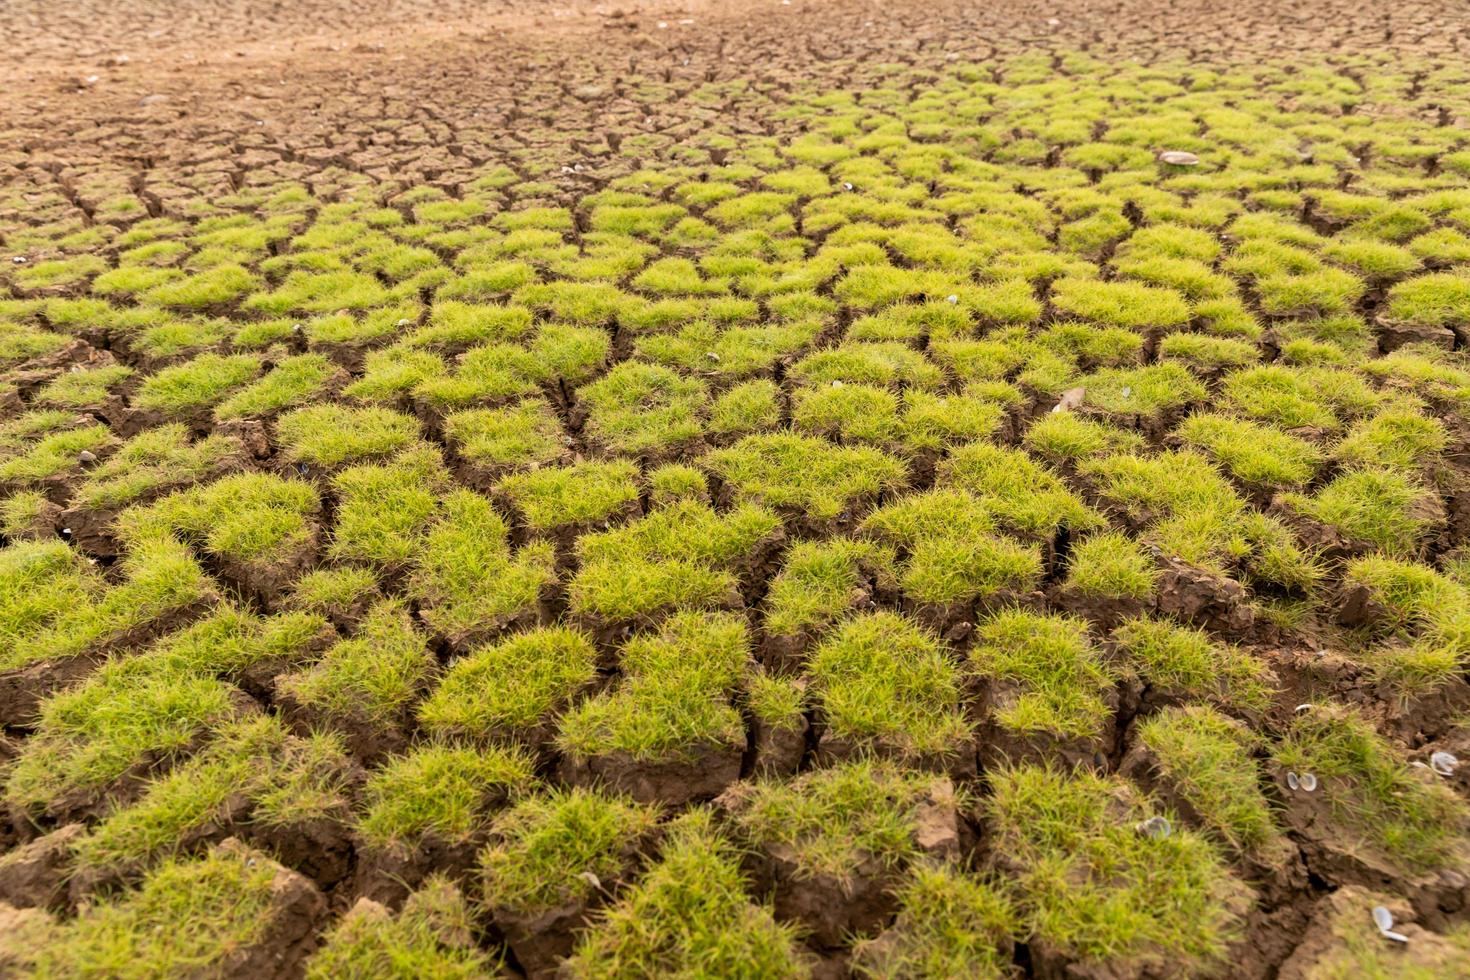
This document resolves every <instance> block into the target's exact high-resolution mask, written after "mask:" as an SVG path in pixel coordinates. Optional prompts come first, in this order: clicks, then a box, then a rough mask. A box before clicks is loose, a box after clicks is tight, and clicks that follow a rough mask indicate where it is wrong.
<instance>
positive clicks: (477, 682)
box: [417, 626, 598, 742]
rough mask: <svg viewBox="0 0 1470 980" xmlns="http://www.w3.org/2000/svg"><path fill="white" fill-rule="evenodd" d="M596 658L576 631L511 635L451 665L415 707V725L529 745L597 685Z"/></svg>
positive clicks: (552, 629) (556, 629)
mask: <svg viewBox="0 0 1470 980" xmlns="http://www.w3.org/2000/svg"><path fill="white" fill-rule="evenodd" d="M597 659H598V657H597V650H596V649H595V648H594V647H593V645H592V642H591V640H590V639H589V638H588V637H587V636H586V635H585V634H583V633H582V632H580V631H578V630H576V629H572V628H569V627H565V626H553V627H546V628H542V629H535V630H531V631H529V632H526V633H517V634H515V635H513V636H510V637H507V638H506V639H504V640H501V641H500V642H498V643H495V644H492V645H490V646H486V647H481V648H479V649H476V650H473V651H471V652H470V653H469V654H468V655H467V656H465V657H463V658H461V659H459V660H457V661H456V662H455V663H454V664H453V665H452V666H451V667H450V668H449V670H448V671H447V672H446V673H445V674H444V677H443V679H442V680H441V681H440V682H439V685H438V686H437V687H436V688H435V689H434V691H433V693H432V694H431V695H430V696H429V697H428V698H427V699H425V700H424V702H423V703H422V704H420V705H419V707H418V711H417V713H418V718H419V721H420V723H421V724H422V725H423V726H424V729H425V730H426V731H427V732H429V733H430V734H434V735H443V736H460V737H466V738H470V739H474V740H477V741H487V740H492V739H503V738H510V739H522V740H525V741H528V742H529V741H532V740H533V737H534V736H535V735H536V734H537V733H538V732H539V731H540V730H541V728H542V727H543V726H545V725H548V724H549V723H550V722H551V719H552V718H553V717H554V715H555V714H556V713H557V712H559V711H561V710H563V709H565V708H566V707H567V706H568V705H570V704H571V703H572V701H573V699H574V698H575V697H576V696H577V695H578V694H580V693H582V692H583V691H586V690H587V689H588V688H590V687H591V686H592V684H593V683H594V682H595V681H596V680H597Z"/></svg>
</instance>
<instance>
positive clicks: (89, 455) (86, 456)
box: [77, 449, 97, 466]
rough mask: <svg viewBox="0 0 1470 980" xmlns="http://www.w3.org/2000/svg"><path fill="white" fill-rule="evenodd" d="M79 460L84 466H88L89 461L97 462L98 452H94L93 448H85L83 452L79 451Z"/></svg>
mask: <svg viewBox="0 0 1470 980" xmlns="http://www.w3.org/2000/svg"><path fill="white" fill-rule="evenodd" d="M77 462H78V463H81V464H82V465H83V466H86V465H88V464H89V463H95V462H97V454H96V453H94V452H92V450H90V449H83V450H82V451H81V452H79V453H77Z"/></svg>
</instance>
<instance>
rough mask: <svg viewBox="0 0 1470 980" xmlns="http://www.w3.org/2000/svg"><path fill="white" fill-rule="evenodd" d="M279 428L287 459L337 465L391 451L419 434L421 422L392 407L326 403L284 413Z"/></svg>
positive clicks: (407, 444)
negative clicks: (287, 413)
mask: <svg viewBox="0 0 1470 980" xmlns="http://www.w3.org/2000/svg"><path fill="white" fill-rule="evenodd" d="M278 431H279V433H280V439H281V447H282V452H283V453H284V454H285V457H286V459H287V460H289V461H291V462H293V463H300V464H305V465H307V466H320V467H325V468H327V469H334V468H336V467H338V466H342V465H344V464H347V463H356V462H362V461H365V460H369V459H376V458H381V457H385V456H390V455H392V454H393V453H395V452H397V451H398V450H400V449H403V448H405V447H407V446H409V445H410V444H411V443H412V442H413V441H414V440H415V439H417V438H418V436H419V425H418V422H417V421H415V420H414V419H412V418H410V417H409V416H407V415H403V414H401V413H399V412H394V411H391V410H389V409H384V408H372V407H369V408H349V407H347V406H345V405H336V404H332V403H323V404H320V405H311V406H308V407H306V408H301V409H297V410H296V411H294V412H291V413H290V414H289V415H286V416H284V417H283V418H282V419H281V421H280V423H279V426H278Z"/></svg>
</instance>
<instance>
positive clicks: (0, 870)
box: [0, 823, 87, 911]
mask: <svg viewBox="0 0 1470 980" xmlns="http://www.w3.org/2000/svg"><path fill="white" fill-rule="evenodd" d="M86 832H87V828H86V827H85V826H83V825H82V824H79V823H72V824H67V825H66V826H65V827H62V828H60V829H59V830H53V831H52V832H51V833H49V834H47V835H46V836H44V837H38V838H36V839H35V840H33V841H31V842H30V843H29V844H25V845H23V846H21V847H18V848H16V849H15V850H13V851H11V852H10V853H8V854H6V855H4V856H3V857H0V902H7V903H9V904H10V905H13V906H15V907H17V908H32V907H36V908H47V909H52V910H54V911H61V910H62V909H63V908H64V906H65V904H66V891H67V888H66V877H67V868H68V866H69V865H70V863H71V845H72V843H73V842H75V841H76V840H77V839H78V838H80V837H81V836H82V835H84V834H85V833H86Z"/></svg>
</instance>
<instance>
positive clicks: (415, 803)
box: [357, 745, 534, 854]
mask: <svg viewBox="0 0 1470 980" xmlns="http://www.w3.org/2000/svg"><path fill="white" fill-rule="evenodd" d="M533 781H534V775H533V773H532V763H531V759H530V757H529V756H527V755H526V754H525V753H524V752H522V751H521V750H519V749H512V748H500V747H490V748H484V749H473V748H465V747H458V746H450V745H425V746H421V747H419V748H417V749H414V750H413V751H411V752H409V753H407V754H405V755H397V756H393V757H392V758H390V759H388V760H387V761H386V762H385V763H384V764H383V766H382V768H380V769H378V770H377V771H375V772H374V773H373V775H372V776H371V777H370V778H369V779H368V781H367V783H366V784H365V785H364V786H363V789H362V794H363V813H362V817H361V819H360V820H359V821H358V823H357V833H358V836H359V837H360V838H361V840H362V841H363V843H365V844H366V845H367V846H368V847H370V848H372V849H374V850H376V851H380V852H386V853H396V854H411V853H412V852H413V851H414V850H415V849H416V848H419V847H422V846H424V845H425V844H426V843H427V842H429V841H434V842H436V843H442V844H450V845H455V844H464V843H475V842H478V841H479V840H481V839H483V837H484V834H485V831H486V830H487V828H488V827H489V825H490V820H491V816H492V811H493V810H494V809H495V808H497V807H499V806H502V805H503V804H505V803H506V802H507V801H508V800H510V799H511V798H513V797H516V796H519V795H521V794H522V793H524V792H525V791H526V790H527V789H529V788H530V786H531V784H532V782H533Z"/></svg>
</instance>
